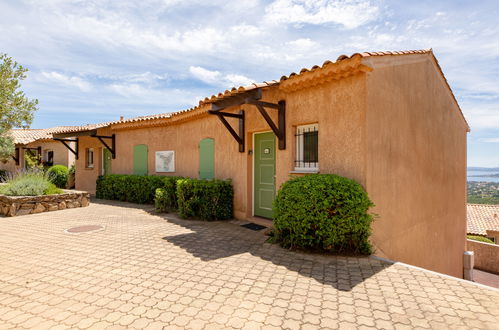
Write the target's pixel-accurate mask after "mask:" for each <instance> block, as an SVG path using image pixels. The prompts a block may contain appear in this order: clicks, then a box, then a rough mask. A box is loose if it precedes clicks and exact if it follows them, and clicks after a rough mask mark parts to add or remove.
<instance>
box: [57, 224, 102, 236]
mask: <svg viewBox="0 0 499 330" xmlns="http://www.w3.org/2000/svg"><path fill="white" fill-rule="evenodd" d="M102 228H104V227H102V226H98V225H86V226H79V227H73V228H69V229H66V232H68V233H73V234H76V233H88V232H89V231H96V230H100V229H102Z"/></svg>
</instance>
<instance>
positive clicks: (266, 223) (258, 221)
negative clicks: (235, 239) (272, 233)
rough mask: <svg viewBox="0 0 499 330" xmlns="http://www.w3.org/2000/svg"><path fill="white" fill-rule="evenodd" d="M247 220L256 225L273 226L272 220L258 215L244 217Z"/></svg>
mask: <svg viewBox="0 0 499 330" xmlns="http://www.w3.org/2000/svg"><path fill="white" fill-rule="evenodd" d="M246 220H247V221H249V222H253V223H256V224H257V225H261V226H265V227H267V228H274V222H273V221H272V220H270V219H267V218H262V217H259V216H252V217H248V218H246Z"/></svg>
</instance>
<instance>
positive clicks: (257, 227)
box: [241, 222, 267, 230]
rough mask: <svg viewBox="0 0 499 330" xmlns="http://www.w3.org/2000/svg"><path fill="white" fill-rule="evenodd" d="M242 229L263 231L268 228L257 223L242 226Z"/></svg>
mask: <svg viewBox="0 0 499 330" xmlns="http://www.w3.org/2000/svg"><path fill="white" fill-rule="evenodd" d="M241 227H244V228H248V229H251V230H262V229H265V228H267V227H265V226H260V225H257V224H256V223H253V222H250V223H247V224H245V225H241Z"/></svg>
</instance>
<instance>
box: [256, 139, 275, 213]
mask: <svg viewBox="0 0 499 330" xmlns="http://www.w3.org/2000/svg"><path fill="white" fill-rule="evenodd" d="M253 149H254V150H253V158H254V162H255V164H254V165H255V168H254V201H253V204H254V214H255V215H256V216H260V217H265V218H272V203H273V202H274V197H275V135H274V133H272V132H269V133H259V134H255V145H254V148H253Z"/></svg>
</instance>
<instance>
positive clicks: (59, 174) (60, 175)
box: [47, 165, 69, 188]
mask: <svg viewBox="0 0 499 330" xmlns="http://www.w3.org/2000/svg"><path fill="white" fill-rule="evenodd" d="M47 173H48V176H49V178H50V181H52V183H53V184H55V185H56V187H57V188H66V187H67V185H68V179H69V169H68V168H67V167H66V166H64V165H54V166H52V167H49V169H48V170H47Z"/></svg>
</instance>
